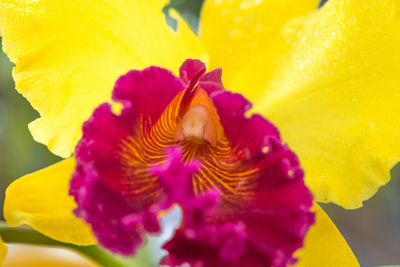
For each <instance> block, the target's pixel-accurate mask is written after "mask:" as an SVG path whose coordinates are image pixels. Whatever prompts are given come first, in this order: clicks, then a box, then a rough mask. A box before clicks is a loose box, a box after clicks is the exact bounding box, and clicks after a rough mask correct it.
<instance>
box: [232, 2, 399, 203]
mask: <svg viewBox="0 0 400 267" xmlns="http://www.w3.org/2000/svg"><path fill="white" fill-rule="evenodd" d="M399 5H400V2H399V1H398V0H380V1H375V0H349V1H341V0H329V1H328V2H327V4H325V5H324V7H323V8H321V9H320V10H318V11H315V12H313V13H311V14H310V15H307V16H304V17H301V18H298V19H295V20H293V21H291V22H290V23H288V24H287V25H286V26H285V27H284V28H283V30H282V31H281V34H280V37H279V39H278V40H276V41H275V42H274V43H273V44H271V45H270V46H269V47H266V48H265V49H266V52H265V53H264V54H260V55H259V58H257V59H255V60H254V61H253V62H251V63H249V65H248V66H247V67H245V69H243V71H242V72H241V73H240V74H239V75H238V76H237V78H236V79H235V81H234V82H233V85H232V88H233V89H235V90H241V92H242V93H243V94H244V95H247V96H248V97H249V98H250V99H251V100H252V101H253V103H254V105H255V110H256V111H257V112H261V113H263V114H264V115H265V116H266V117H267V118H268V119H270V120H271V121H272V122H274V123H275V124H276V125H277V126H278V128H279V130H280V131H281V134H282V136H283V139H284V140H285V141H287V142H288V143H289V145H290V146H291V147H292V148H293V149H294V151H296V153H297V154H298V155H299V157H300V160H301V163H302V166H303V167H304V169H305V173H306V182H307V184H308V186H309V187H310V188H311V190H312V191H313V193H314V195H315V197H316V200H317V201H322V202H329V201H332V202H335V203H336V204H339V205H341V206H343V207H345V208H357V207H360V206H362V201H364V200H366V199H368V198H369V197H371V196H372V195H373V194H374V193H375V192H376V191H377V190H378V188H379V187H380V186H382V185H384V184H386V183H387V182H388V180H389V179H390V169H391V168H392V167H393V166H394V165H395V164H396V163H397V162H398V161H399V160H400V104H399V103H400V64H399V62H400V49H399V47H400V17H399V15H400V8H399Z"/></svg>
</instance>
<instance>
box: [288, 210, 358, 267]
mask: <svg viewBox="0 0 400 267" xmlns="http://www.w3.org/2000/svg"><path fill="white" fill-rule="evenodd" d="M314 211H315V213H316V222H315V224H314V225H313V226H311V228H310V230H309V232H308V233H307V236H306V239H305V244H304V247H303V248H302V249H300V250H299V251H298V252H296V257H298V259H299V261H298V262H297V264H296V265H295V266H296V267H315V266H324V267H338V266H346V267H358V266H360V264H359V263H358V261H357V259H356V257H355V256H354V254H353V252H352V251H351V249H350V247H349V246H348V245H347V243H346V240H345V239H344V238H343V237H342V235H341V234H340V232H339V231H338V229H337V228H336V226H335V225H334V224H333V222H332V221H331V220H330V219H329V217H328V215H326V213H325V212H324V211H323V210H322V209H321V207H320V206H319V205H318V204H315V205H314Z"/></svg>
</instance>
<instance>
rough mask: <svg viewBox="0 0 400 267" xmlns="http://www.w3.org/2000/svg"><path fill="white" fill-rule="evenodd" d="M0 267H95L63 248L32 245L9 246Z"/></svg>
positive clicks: (78, 255)
mask: <svg viewBox="0 0 400 267" xmlns="http://www.w3.org/2000/svg"><path fill="white" fill-rule="evenodd" d="M9 246H10V249H9V253H8V254H7V257H6V259H5V261H4V264H3V265H2V267H21V266H23V267H46V266H48V267H50V266H57V267H97V266H98V265H97V264H95V263H93V262H91V261H89V260H88V259H87V258H85V257H83V256H81V255H80V254H78V253H76V252H73V251H71V250H68V249H64V248H52V247H46V246H34V245H21V244H12V245H9Z"/></svg>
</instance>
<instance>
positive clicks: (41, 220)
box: [4, 158, 96, 245]
mask: <svg viewBox="0 0 400 267" xmlns="http://www.w3.org/2000/svg"><path fill="white" fill-rule="evenodd" d="M74 168H75V160H74V159H73V158H71V159H68V160H64V161H61V162H59V163H56V164H54V165H52V166H50V167H47V168H45V169H43V170H40V171H37V172H35V173H32V174H28V175H26V176H24V177H22V178H20V179H18V180H16V181H15V182H13V183H12V184H11V185H10V186H9V187H8V188H7V191H6V199H5V202H4V217H5V219H6V221H7V223H8V224H9V225H11V226H17V225H22V224H27V225H29V226H31V227H33V228H34V229H36V230H37V231H39V232H41V233H42V234H44V235H47V236H49V237H51V238H53V239H55V240H59V241H62V242H67V243H73V244H76V245H92V244H95V243H96V240H95V238H94V237H93V234H92V232H91V230H90V227H89V226H88V225H87V224H86V223H84V222H83V221H81V220H80V219H78V218H77V217H75V215H74V214H73V213H72V211H73V209H75V207H76V204H75V201H74V200H73V198H72V197H70V196H69V195H68V189H69V181H70V179H71V175H72V173H73V171H74Z"/></svg>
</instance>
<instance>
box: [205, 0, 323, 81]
mask: <svg viewBox="0 0 400 267" xmlns="http://www.w3.org/2000/svg"><path fill="white" fill-rule="evenodd" d="M318 2H319V0H302V1H298V0H280V1H277V0H264V1H259V0H206V1H205V2H204V4H203V8H202V12H201V19H200V40H201V42H202V43H203V45H204V47H205V48H206V49H207V51H208V52H209V55H210V65H211V66H210V67H211V68H216V67H222V68H223V70H224V75H223V79H224V83H225V85H229V82H230V81H231V79H232V78H233V76H234V74H235V73H236V72H237V71H238V70H239V69H240V68H241V66H243V64H244V63H246V62H247V60H248V59H249V58H252V57H254V56H255V55H257V54H258V53H259V51H260V49H263V48H264V47H265V46H266V45H267V44H268V43H269V42H270V41H271V39H272V38H273V37H274V36H275V35H276V34H277V33H278V32H279V30H280V29H281V28H282V26H283V25H284V24H285V23H286V22H288V21H289V20H290V19H292V18H294V17H296V16H299V15H302V14H305V13H307V12H309V11H311V10H314V9H316V7H317V5H318Z"/></svg>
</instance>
